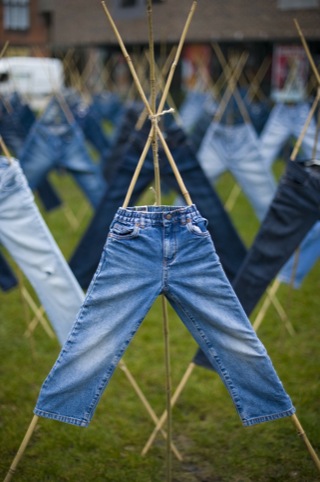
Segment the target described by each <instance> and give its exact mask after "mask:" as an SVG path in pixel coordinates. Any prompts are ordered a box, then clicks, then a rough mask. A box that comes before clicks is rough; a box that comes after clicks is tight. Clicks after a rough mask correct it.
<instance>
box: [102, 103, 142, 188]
mask: <svg viewBox="0 0 320 482" xmlns="http://www.w3.org/2000/svg"><path fill="white" fill-rule="evenodd" d="M142 109H143V104H142V103H141V102H126V103H125V104H124V105H123V112H122V117H121V119H119V122H118V124H117V125H116V126H115V129H114V133H113V138H112V141H111V146H110V150H109V153H108V156H107V158H106V159H105V162H104V164H103V166H102V167H103V175H104V178H105V179H106V181H107V183H110V182H112V179H113V177H114V175H115V174H116V173H117V170H118V168H119V165H120V164H121V162H122V157H123V153H124V152H125V151H126V148H127V143H128V139H130V137H131V135H132V133H133V132H134V130H135V125H136V123H137V121H138V118H139V115H140V114H141V111H142Z"/></svg>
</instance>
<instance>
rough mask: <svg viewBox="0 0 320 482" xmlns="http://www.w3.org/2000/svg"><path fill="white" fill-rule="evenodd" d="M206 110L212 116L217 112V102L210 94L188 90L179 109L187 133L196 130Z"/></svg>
mask: <svg viewBox="0 0 320 482" xmlns="http://www.w3.org/2000/svg"><path fill="white" fill-rule="evenodd" d="M204 110H206V111H208V112H210V113H211V114H212V116H213V115H214V112H215V110H216V102H215V101H214V99H213V97H212V95H211V94H210V92H202V91H200V90H196V89H193V90H188V92H187V93H186V96H185V98H184V100H183V102H182V104H181V106H180V109H179V117H180V120H181V122H182V127H183V129H184V130H185V131H186V132H190V131H191V130H192V129H193V128H194V126H195V125H196V124H197V122H198V121H199V119H200V118H201V115H202V113H203V111H204Z"/></svg>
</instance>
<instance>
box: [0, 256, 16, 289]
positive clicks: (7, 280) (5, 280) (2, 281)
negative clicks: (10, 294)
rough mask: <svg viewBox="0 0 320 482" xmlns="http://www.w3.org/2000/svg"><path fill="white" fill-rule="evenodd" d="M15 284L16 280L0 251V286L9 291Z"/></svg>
mask: <svg viewBox="0 0 320 482" xmlns="http://www.w3.org/2000/svg"><path fill="white" fill-rule="evenodd" d="M16 286H18V280H17V278H16V276H15V274H14V272H13V271H12V269H11V268H10V266H9V265H8V263H7V261H6V259H5V258H4V256H3V255H2V254H1V253H0V288H1V289H2V291H9V290H11V289H12V288H15V287H16Z"/></svg>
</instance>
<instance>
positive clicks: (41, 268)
mask: <svg viewBox="0 0 320 482" xmlns="http://www.w3.org/2000/svg"><path fill="white" fill-rule="evenodd" d="M0 242H1V243H2V244H3V246H4V247H5V248H6V249H7V251H8V252H9V253H10V255H11V256H12V258H13V259H14V261H15V262H16V263H17V265H18V266H19V267H20V269H21V270H22V271H23V273H24V274H25V276H26V277H27V278H28V280H29V281H30V283H31V285H32V286H33V288H34V290H35V292H36V294H37V296H38V298H39V300H40V301H41V303H42V305H43V307H44V309H45V311H46V313H47V315H48V318H49V320H50V322H51V323H52V326H53V328H54V330H55V332H56V334H57V337H58V339H59V341H60V343H62V344H63V343H64V342H65V340H66V337H67V335H68V333H69V331H70V329H71V326H72V323H73V321H74V318H75V315H76V313H77V312H78V310H79V307H80V306H81V304H82V302H83V299H84V294H83V292H82V290H81V288H80V286H79V284H78V283H77V281H76V279H75V277H74V276H73V274H72V272H71V270H70V268H69V266H68V264H67V262H66V260H65V259H64V257H63V255H62V253H61V251H60V249H59V247H58V246H57V244H56V242H55V241H54V239H53V237H52V235H51V233H50V231H49V229H48V227H47V225H46V224H45V222H44V220H43V218H42V217H41V214H40V212H39V210H38V208H37V206H36V204H35V202H34V199H33V195H32V192H31V190H30V188H29V186H28V183H27V180H26V178H25V176H24V174H23V172H22V170H21V168H20V166H19V163H18V162H17V161H16V160H14V159H13V158H12V164H9V161H8V159H7V158H5V157H0Z"/></svg>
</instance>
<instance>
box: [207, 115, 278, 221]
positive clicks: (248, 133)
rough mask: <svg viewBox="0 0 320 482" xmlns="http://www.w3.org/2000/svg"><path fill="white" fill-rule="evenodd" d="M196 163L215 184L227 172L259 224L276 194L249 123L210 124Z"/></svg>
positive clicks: (270, 173)
mask: <svg viewBox="0 0 320 482" xmlns="http://www.w3.org/2000/svg"><path fill="white" fill-rule="evenodd" d="M198 159H199V162H200V164H201V166H202V168H203V170H204V172H205V173H206V175H207V177H208V179H209V180H211V181H212V182H216V181H217V179H218V177H219V176H220V175H221V174H222V173H223V172H225V171H226V170H228V171H230V172H231V173H232V174H233V176H234V177H235V179H236V180H237V182H238V184H239V185H240V186H241V188H242V190H243V192H244V194H245V195H246V197H247V198H248V200H249V201H250V203H251V205H252V207H253V209H254V211H255V213H256V215H257V218H258V219H259V220H260V221H262V219H263V217H264V215H265V213H266V211H267V209H268V207H269V205H270V203H271V201H272V199H273V196H274V194H275V191H276V182H275V179H274V177H273V174H272V172H271V169H270V168H268V167H266V165H265V163H264V162H263V158H262V156H261V154H260V150H259V140H258V136H257V134H256V132H255V130H254V129H253V127H252V125H251V124H247V123H245V124H243V123H242V124H237V125H230V126H228V125H224V124H219V123H217V122H212V123H211V125H210V127H209V128H208V130H207V132H206V134H205V136H204V138H203V141H202V144H201V146H200V149H199V151H198Z"/></svg>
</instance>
